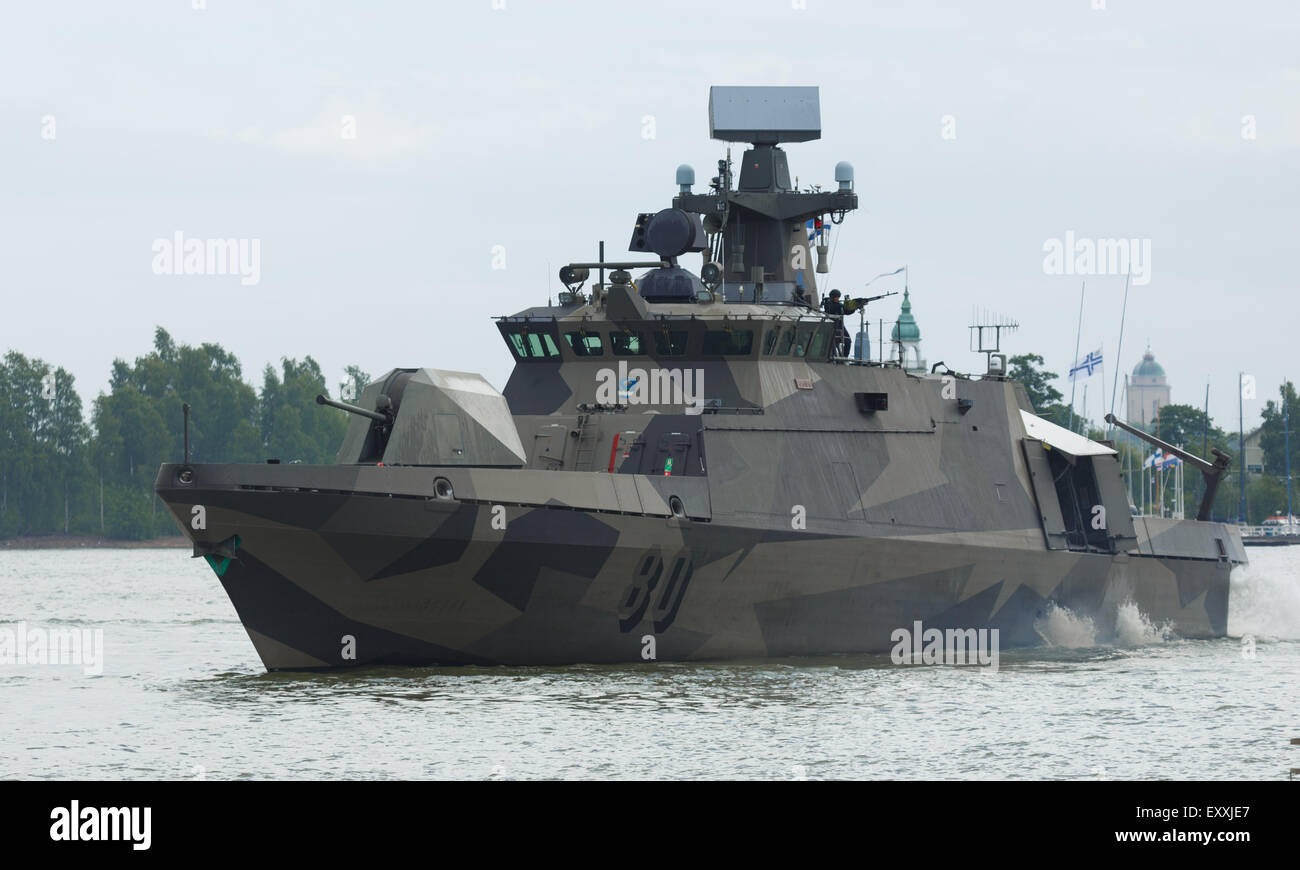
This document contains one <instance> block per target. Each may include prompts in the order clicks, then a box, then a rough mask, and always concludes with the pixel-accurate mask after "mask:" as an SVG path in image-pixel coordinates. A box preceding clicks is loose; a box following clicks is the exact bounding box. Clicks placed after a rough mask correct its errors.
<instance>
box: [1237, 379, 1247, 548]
mask: <svg viewBox="0 0 1300 870" xmlns="http://www.w3.org/2000/svg"><path fill="white" fill-rule="evenodd" d="M1241 390H1242V373H1241V372H1237V446H1238V447H1240V448H1241V500H1240V501H1239V502H1238V503H1237V522H1239V523H1241V524H1243V525H1244V524H1245V522H1246V408H1245V404H1246V402H1245V396H1243V395H1242V392H1241Z"/></svg>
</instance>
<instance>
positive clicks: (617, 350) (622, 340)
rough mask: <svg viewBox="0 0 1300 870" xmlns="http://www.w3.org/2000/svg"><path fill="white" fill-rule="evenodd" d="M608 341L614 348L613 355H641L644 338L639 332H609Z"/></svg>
mask: <svg viewBox="0 0 1300 870" xmlns="http://www.w3.org/2000/svg"><path fill="white" fill-rule="evenodd" d="M609 343H610V344H611V345H612V346H613V348H614V356H643V355H644V354H645V340H644V339H643V338H642V337H641V333H639V332H614V333H610V336H609Z"/></svg>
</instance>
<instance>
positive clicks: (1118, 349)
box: [1101, 269, 1133, 434]
mask: <svg viewBox="0 0 1300 870" xmlns="http://www.w3.org/2000/svg"><path fill="white" fill-rule="evenodd" d="M1132 276H1133V270H1132V269H1130V270H1129V271H1128V274H1126V275H1125V276H1124V307H1123V308H1121V309H1120V312H1119V343H1118V344H1117V345H1115V384H1114V386H1113V387H1112V388H1111V391H1110V412H1111V413H1112V414H1114V413H1115V393H1116V391H1117V390H1118V389H1119V369H1120V365H1119V361H1120V360H1121V359H1123V357H1122V356H1121V355H1120V354H1122V353H1123V352H1124V318H1125V317H1127V316H1128V281H1129V278H1131V277H1132ZM1101 377H1102V380H1103V381H1105V379H1106V376H1105V375H1104V374H1103V375H1102V376H1101ZM1124 398H1125V401H1127V400H1128V373H1127V372H1125V373H1124ZM1110 431H1111V433H1112V434H1113V433H1114V431H1115V427H1114V426H1111V427H1110Z"/></svg>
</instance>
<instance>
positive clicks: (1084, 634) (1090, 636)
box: [1034, 601, 1097, 649]
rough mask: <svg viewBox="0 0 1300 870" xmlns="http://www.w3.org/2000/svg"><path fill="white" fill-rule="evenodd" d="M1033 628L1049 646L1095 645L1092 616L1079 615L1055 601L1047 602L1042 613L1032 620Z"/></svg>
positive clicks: (1085, 646)
mask: <svg viewBox="0 0 1300 870" xmlns="http://www.w3.org/2000/svg"><path fill="white" fill-rule="evenodd" d="M1034 630H1035V631H1037V632H1038V635H1039V637H1041V638H1042V639H1043V640H1044V641H1046V642H1047V643H1048V644H1050V645H1051V646H1063V647H1069V648H1071V649H1085V648H1087V647H1094V646H1097V626H1096V624H1095V623H1094V622H1093V621H1092V618H1091V617H1088V616H1079V615H1078V614H1076V613H1075V612H1074V611H1073V610H1071V609H1070V608H1068V607H1061V606H1060V605H1059V604H1057V603H1056V602H1055V601H1052V602H1049V603H1048V605H1047V610H1046V611H1045V612H1044V613H1043V615H1042V616H1040V617H1039V618H1038V619H1035V620H1034Z"/></svg>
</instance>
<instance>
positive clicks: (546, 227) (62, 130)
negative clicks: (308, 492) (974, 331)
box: [0, 0, 1300, 428]
mask: <svg viewBox="0 0 1300 870" xmlns="http://www.w3.org/2000/svg"><path fill="white" fill-rule="evenodd" d="M194 2H198V3H199V5H206V7H207V8H206V9H202V10H196V9H193V8H191V7H192V5H194ZM1098 3H1099V0H1053V2H1043V0H1037V2H993V0H990V2H969V0H968V2H949V3H939V2H861V0H858V2H830V0H807V2H806V3H803V2H802V0H794V2H792V0H746V2H708V0H694V2H676V0H659V2H656V3H652V4H647V3H643V2H637V3H627V2H614V0H601V2H539V0H496V3H493V0H443V2H410V3H384V2H361V0H355V2H351V3H324V2H300V3H298V2H265V0H263V2H234V0H206V2H203V0H166V2H162V0H158V2H126V0H123V2H112V3H105V2H102V0H100V2H85V3H61V2H55V0H49V2H40V3H6V4H4V7H3V11H2V12H0V143H2V144H3V151H2V153H0V157H2V160H0V256H2V257H3V265H4V277H3V283H2V284H0V287H2V288H3V289H0V293H2V294H3V304H2V305H0V350H3V349H15V350H19V351H21V352H23V353H25V354H28V355H31V356H37V357H40V358H42V359H45V360H46V361H48V362H51V363H54V364H57V365H62V366H64V367H66V368H68V369H69V370H71V371H72V372H73V374H75V375H76V378H77V384H78V387H79V389H80V391H81V393H82V396H83V398H84V399H85V400H86V402H87V404H89V402H90V400H91V399H93V398H94V396H95V395H96V394H97V393H99V392H100V391H102V390H104V389H105V388H106V386H107V380H108V375H109V367H110V364H111V362H112V360H113V358H114V357H115V356H122V357H126V358H134V357H135V356H137V355H141V354H144V353H146V352H147V351H148V350H149V348H150V345H151V341H152V334H153V330H154V327H155V326H156V325H161V326H163V327H165V328H166V329H168V330H169V331H170V332H171V333H172V335H173V336H174V337H175V338H176V339H177V340H178V341H180V342H186V343H191V344H197V343H200V342H205V341H211V342H217V343H220V344H222V345H223V346H225V347H226V348H228V349H229V350H231V351H233V352H234V353H235V354H237V355H238V357H239V358H240V359H241V360H242V362H243V364H244V373H245V376H246V378H247V379H249V380H250V381H252V382H254V383H255V384H258V385H260V380H261V369H262V368H263V366H265V365H266V364H267V363H268V362H271V363H278V360H279V359H280V358H281V357H283V356H290V357H302V356H304V355H307V354H311V355H312V356H314V357H315V358H316V359H317V360H318V361H319V362H320V363H321V365H322V366H323V368H324V369H325V371H326V373H327V375H328V376H329V378H330V380H331V382H332V383H337V382H338V381H339V380H341V379H342V373H343V367H344V366H346V365H348V364H357V365H360V366H361V367H363V368H364V369H366V370H367V371H369V372H370V373H371V374H372V375H376V376H377V375H379V374H381V373H382V372H384V371H385V370H387V369H389V368H392V367H394V366H432V367H438V368H447V369H461V370H469V371H478V372H481V373H483V374H484V375H485V376H487V378H488V379H489V380H491V381H492V382H493V383H494V384H496V385H497V386H498V387H502V386H504V384H505V381H506V378H507V377H508V376H509V371H510V365H511V363H510V355H509V353H508V351H507V350H506V348H505V346H504V343H503V342H502V341H501V340H500V338H499V336H498V334H497V332H496V330H495V329H494V328H493V326H492V324H491V321H490V319H489V318H490V317H491V316H493V315H501V314H507V313H512V312H514V311H516V310H518V309H521V308H524V307H526V306H530V305H536V304H542V303H543V302H544V301H545V300H546V298H547V294H548V292H553V291H554V290H555V289H557V286H556V282H555V280H554V279H553V278H552V275H553V274H554V272H555V271H556V270H557V269H558V268H559V266H560V265H562V264H563V263H564V262H567V261H570V260H581V259H593V258H594V255H595V251H596V245H597V242H598V240H600V239H602V238H603V239H606V240H607V241H608V242H609V245H610V250H611V251H612V252H613V253H615V254H617V253H618V252H620V251H622V250H623V248H624V246H625V245H626V242H627V239H628V238H629V236H630V231H631V226H632V222H633V219H634V218H635V216H636V214H637V212H639V211H655V210H658V209H660V208H663V207H665V206H667V205H669V204H670V200H671V197H672V195H673V193H674V191H675V188H674V186H673V173H674V169H675V168H676V166H677V164H679V163H691V164H693V165H694V166H695V168H696V171H697V177H698V178H699V181H700V185H698V186H697V190H702V189H704V184H705V183H707V179H708V177H709V176H710V175H712V174H713V169H714V166H715V164H716V161H717V159H718V158H719V157H720V156H721V155H722V153H723V151H724V150H725V145H724V144H723V143H718V142H713V141H711V140H710V139H709V138H708V126H707V111H706V109H707V102H708V87H709V85H712V84H796V85H819V86H820V87H821V109H822V126H823V138H822V139H821V140H820V141H817V142H811V143H806V144H796V145H791V146H789V148H788V151H789V154H790V162H791V170H792V172H793V173H794V174H795V175H798V176H799V179H800V182H801V184H803V185H805V186H806V185H808V184H811V183H821V184H823V185H826V186H830V185H831V184H832V182H833V167H834V165H835V163H836V161H839V160H848V161H850V162H852V163H853V164H854V166H855V167H856V169H857V191H858V194H859V197H860V200H861V208H860V210H859V211H858V212H856V213H854V214H852V215H850V217H849V219H848V220H847V221H846V222H845V223H844V225H843V226H842V228H840V230H839V233H838V234H837V236H838V237H837V238H836V239H835V241H834V243H833V244H834V260H833V263H832V271H831V274H830V276H828V277H829V278H830V282H829V284H825V283H824V284H823V288H824V289H825V288H826V287H829V286H834V287H839V288H841V289H842V290H844V291H845V292H848V293H850V294H852V293H854V292H857V290H858V288H860V287H861V286H862V284H863V283H864V282H865V281H866V280H867V279H868V278H870V277H872V276H874V275H876V274H877V273H880V272H884V271H888V270H892V269H893V268H895V267H896V266H900V265H902V264H904V263H906V264H908V265H909V266H910V279H911V289H912V300H913V312H914V314H915V315H916V317H917V321H918V323H919V325H920V327H921V332H922V337H923V351H924V354H925V356H926V357H927V358H928V359H929V360H930V361H931V362H935V361H938V360H945V361H946V362H947V363H948V364H949V365H950V366H952V367H954V368H956V369H959V370H979V369H980V368H982V365H983V362H982V357H978V356H976V355H974V354H971V353H969V352H968V350H967V346H968V336H967V328H966V327H967V326H968V325H969V324H970V322H971V316H972V308H973V307H979V308H982V309H988V310H992V311H996V312H999V313H1001V314H1005V315H1007V316H1011V317H1015V318H1016V319H1018V320H1019V321H1020V323H1021V324H1022V328H1021V329H1020V331H1019V332H1018V333H1016V334H1014V335H1012V336H1011V337H1010V340H1009V341H1008V342H1006V343H1005V345H1004V347H1005V349H1006V350H1007V351H1008V352H1010V353H1020V352H1026V351H1033V352H1038V353H1041V354H1042V355H1043V356H1044V357H1045V358H1046V359H1047V363H1048V366H1049V367H1050V368H1051V369H1052V370H1054V371H1056V372H1058V373H1060V374H1062V375H1064V374H1065V372H1066V371H1067V370H1068V368H1069V366H1070V363H1071V359H1072V358H1073V356H1074V347H1075V323H1076V317H1077V313H1078V306H1079V284H1080V277H1079V276H1076V275H1051V274H1046V273H1045V270H1044V258H1045V253H1044V245H1045V243H1047V242H1048V241H1049V240H1051V239H1062V240H1063V239H1064V238H1065V235H1066V233H1067V231H1073V232H1074V234H1075V236H1076V237H1077V238H1080V239H1083V238H1087V239H1108V238H1133V239H1139V240H1150V246H1151V262H1150V275H1149V278H1150V280H1149V283H1146V284H1145V285H1142V286H1136V285H1135V286H1133V287H1132V289H1131V291H1130V299H1129V311H1128V326H1127V330H1126V333H1125V336H1124V346H1123V350H1122V354H1121V356H1120V362H1121V363H1122V365H1123V368H1124V370H1131V369H1132V368H1133V366H1134V365H1135V364H1136V363H1137V361H1138V360H1139V358H1140V356H1141V353H1142V351H1143V350H1144V349H1145V347H1146V345H1147V343H1148V342H1149V343H1150V346H1151V349H1152V351H1153V352H1154V353H1155V355H1156V358H1157V359H1158V360H1159V361H1160V362H1161V363H1162V364H1163V365H1164V367H1165V369H1166V371H1167V372H1168V374H1169V379H1170V381H1171V383H1172V385H1173V400H1174V401H1176V402H1186V403H1190V404H1194V405H1200V404H1201V402H1202V401H1203V400H1204V391H1205V385H1206V383H1207V380H1208V382H1209V383H1210V385H1211V395H1210V403H1211V413H1212V414H1213V415H1214V416H1215V417H1216V420H1217V422H1218V423H1220V424H1221V425H1223V426H1224V427H1225V428H1235V424H1236V414H1237V400H1236V395H1237V393H1236V383H1237V373H1238V372H1239V371H1245V372H1248V373H1251V374H1253V375H1254V376H1255V377H1256V379H1257V382H1258V384H1259V398H1258V399H1257V400H1255V401H1248V402H1247V403H1246V414H1247V427H1249V426H1250V420H1251V419H1252V418H1256V417H1257V415H1258V411H1259V409H1260V407H1262V403H1263V400H1264V399H1265V398H1267V397H1268V396H1269V395H1276V386H1277V384H1278V383H1279V382H1280V381H1281V379H1282V377H1283V375H1284V374H1285V375H1289V376H1290V377H1291V378H1293V379H1297V378H1300V357H1297V354H1296V353H1295V348H1296V345H1297V340H1298V339H1300V301H1298V297H1297V292H1296V290H1297V286H1296V285H1297V281H1298V280H1300V278H1298V277H1297V269H1296V267H1295V260H1296V256H1297V250H1298V249H1300V248H1298V246H1297V244H1296V241H1295V237H1296V233H1297V230H1298V229H1300V219H1298V217H1300V215H1298V213H1297V193H1298V192H1300V190H1298V188H1300V174H1298V173H1297V169H1298V168H1300V4H1296V3H1294V2H1272V3H1266V2H1255V3H1252V2H1237V3H1224V2H1202V3H1198V2H1186V0H1180V2H1150V0H1105V2H1104V4H1102V5H1104V6H1105V8H1104V9H1101V10H1096V9H1094V8H1093V6H1094V5H1096V4H1098ZM494 6H504V7H505V8H504V9H497V8H494ZM799 6H805V7H806V8H802V9H801V8H798V7H799ZM345 116H347V118H351V119H354V123H355V128H354V129H355V137H354V138H348V137H347V135H346V134H345V129H346V128H347V127H348V124H349V123H350V122H349V121H347V120H346V119H345ZM647 116H650V118H652V119H653V120H652V121H650V122H649V123H648V122H647ZM945 116H948V117H945ZM1248 116H1249V117H1248ZM651 128H652V129H651ZM648 133H652V134H653V135H652V137H649V138H648V137H647V134H648ZM954 133H955V136H954V135H953V134H954ZM945 134H947V135H945ZM737 156H739V153H737ZM176 232H181V233H183V234H184V236H185V237H186V238H197V239H208V238H222V239H224V238H235V239H246V240H257V241H258V243H259V246H260V277H259V280H258V282H257V283H256V284H247V285H246V284H244V283H242V282H241V279H240V277H239V275H218V276H184V275H166V274H164V275H157V274H155V273H154V264H155V252H154V242H155V240H157V239H171V238H173V237H174V234H175V233H176ZM498 245H499V246H503V247H504V265H505V268H503V269H494V268H493V265H494V262H493V261H494V246H498ZM497 254H498V262H497V265H501V263H500V256H499V255H500V251H498V252H497ZM690 260H691V262H688V263H687V265H689V266H691V267H692V268H697V267H698V263H697V262H694V261H695V258H694V257H692V258H690ZM1086 280H1087V297H1086V302H1085V309H1084V327H1083V339H1082V350H1081V353H1086V352H1087V351H1088V350H1091V349H1094V348H1096V347H1098V346H1103V347H1104V351H1105V356H1106V359H1107V362H1106V377H1105V390H1106V392H1107V394H1109V392H1110V390H1111V378H1112V377H1113V375H1114V362H1115V354H1116V340H1117V338H1118V331H1119V319H1120V302H1121V298H1122V295H1123V289H1124V278H1123V276H1122V275H1118V274H1111V275H1093V276H1089V277H1087V279H1086ZM885 289H901V284H899V283H897V282H896V283H895V284H893V285H890V284H887V283H886V282H884V281H882V282H878V283H877V284H876V285H874V286H873V288H872V291H873V292H876V291H877V290H885ZM896 302H897V300H892V299H891V300H889V304H888V306H886V304H885V303H879V304H878V305H879V307H876V306H873V309H872V313H873V315H874V316H878V317H879V316H884V317H887V318H889V319H892V318H893V317H895V316H896V315H897V304H896ZM1121 380H1122V377H1121ZM1089 383H1090V386H1089V411H1090V414H1091V416H1093V417H1094V418H1096V417H1099V416H1100V413H1099V412H1098V409H1099V406H1100V395H1099V394H1100V391H1101V389H1102V386H1101V378H1100V377H1097V378H1093V379H1092V380H1091V381H1090V382H1089ZM1059 386H1060V388H1061V389H1062V390H1063V391H1064V392H1065V393H1067V395H1068V393H1069V384H1068V383H1066V382H1065V381H1064V378H1062V382H1061V383H1060V385H1059Z"/></svg>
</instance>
